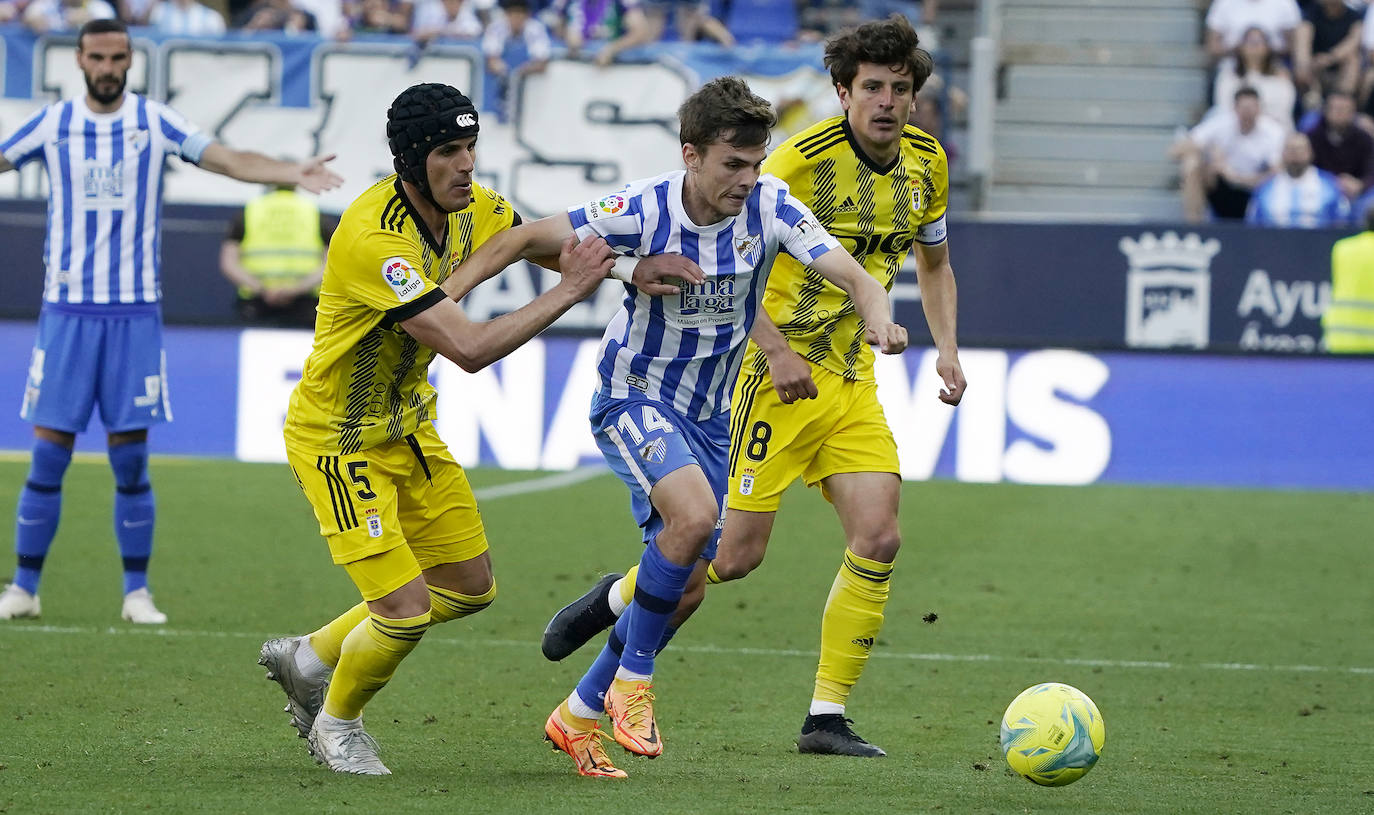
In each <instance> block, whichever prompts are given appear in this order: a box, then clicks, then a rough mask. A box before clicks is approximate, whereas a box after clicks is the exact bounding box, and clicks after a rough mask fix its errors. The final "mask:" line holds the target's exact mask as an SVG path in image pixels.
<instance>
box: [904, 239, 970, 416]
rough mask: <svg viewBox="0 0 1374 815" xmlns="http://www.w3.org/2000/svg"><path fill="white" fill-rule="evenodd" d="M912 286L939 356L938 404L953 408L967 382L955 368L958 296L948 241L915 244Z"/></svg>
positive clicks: (937, 366)
mask: <svg viewBox="0 0 1374 815" xmlns="http://www.w3.org/2000/svg"><path fill="white" fill-rule="evenodd" d="M916 283H917V285H919V286H920V287H921V308H922V309H923V310H924V311H925V313H926V323H927V324H928V325H929V326H930V338H931V339H932V340H934V341H935V349H936V350H937V351H938V352H939V357H938V358H937V359H936V360H935V370H936V372H938V373H939V374H940V379H941V380H942V381H943V382H944V383H945V388H944V390H942V391H940V401H941V402H944V403H946V404H950V405H957V404H959V400H960V399H963V398H964V389H965V388H967V387H968V382H966V381H965V380H964V369H963V368H962V367H961V366H960V365H959V342H958V340H957V339H956V338H955V337H956V331H955V326H956V315H957V314H958V311H959V308H958V305H959V294H958V289H957V287H956V286H955V283H954V267H953V266H951V265H950V263H949V242H948V241H944V242H942V243H940V244H938V245H936V246H926V245H925V244H923V243H918V244H916Z"/></svg>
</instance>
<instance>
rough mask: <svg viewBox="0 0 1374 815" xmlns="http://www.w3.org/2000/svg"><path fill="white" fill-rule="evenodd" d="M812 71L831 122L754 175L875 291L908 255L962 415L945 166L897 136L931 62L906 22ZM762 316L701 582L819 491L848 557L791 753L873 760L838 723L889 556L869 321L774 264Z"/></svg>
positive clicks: (562, 632) (792, 269)
mask: <svg viewBox="0 0 1374 815" xmlns="http://www.w3.org/2000/svg"><path fill="white" fill-rule="evenodd" d="M825 63H826V67H827V68H828V69H829V70H830V75H831V78H832V79H833V80H834V82H835V88H836V91H837V93H838V94H839V97H840V104H841V106H842V107H843V108H844V111H845V113H844V115H843V116H837V117H834V118H831V119H827V120H825V121H822V122H820V123H818V124H816V125H814V126H813V127H811V128H810V129H808V130H806V131H803V132H801V133H798V134H797V135H796V136H794V137H792V138H790V139H788V140H787V141H786V142H784V143H783V144H782V145H780V146H779V147H778V149H777V150H776V151H774V153H773V154H772V155H771V156H769V157H768V160H767V161H766V162H764V165H763V169H764V171H766V172H768V173H770V174H772V175H775V176H777V177H778V178H779V179H781V180H782V181H784V182H786V184H787V185H788V186H789V188H790V189H791V190H792V192H793V193H794V194H795V195H796V196H797V197H798V198H799V199H801V201H802V202H804V203H805V204H806V205H807V206H808V207H810V208H811V211H812V212H814V213H815V215H816V217H817V218H818V219H819V220H820V223H821V226H822V227H824V228H825V229H826V230H828V231H829V232H830V234H832V235H834V236H835V237H836V238H838V239H839V240H840V242H841V244H843V245H844V246H845V248H847V249H849V250H850V252H851V253H852V254H853V255H854V256H855V257H856V258H858V259H859V260H860V262H862V263H863V264H864V268H865V270H866V271H867V272H868V275H869V276H870V279H872V280H876V281H877V282H879V283H880V284H882V286H883V287H884V288H885V289H889V290H890V289H891V287H892V283H893V281H894V280H895V279H896V277H897V271H898V270H899V269H900V268H901V266H902V262H903V260H904V259H905V257H906V254H907V252H908V251H909V249H910V248H911V246H912V245H913V244H914V245H915V246H916V261H917V265H916V268H917V279H918V281H919V283H920V287H921V303H922V306H923V308H924V310H925V315H926V321H927V323H929V325H930V330H931V335H932V337H933V338H934V340H935V347H936V350H937V352H938V357H937V361H936V370H937V371H938V373H939V375H940V378H941V380H942V381H943V383H944V389H943V390H942V391H941V392H940V394H939V398H940V399H941V400H942V401H944V402H946V403H948V404H951V405H957V404H958V403H959V400H960V399H961V398H962V396H963V393H964V388H965V381H964V374H963V370H962V369H961V367H960V365H959V352H958V348H957V344H956V341H955V311H956V308H955V306H956V293H955V283H954V271H953V269H952V268H951V266H950V260H949V247H948V244H947V243H946V241H945V233H946V227H945V207H946V203H947V200H948V195H949V182H948V169H947V165H946V159H945V152H944V150H943V149H942V148H941V147H940V145H939V143H938V142H936V141H935V139H933V138H931V137H929V136H928V135H926V134H925V133H923V132H922V131H920V130H918V129H917V128H915V127H913V126H909V125H906V121H907V114H908V112H909V110H910V109H911V104H912V100H913V99H914V97H915V94H916V92H917V91H918V90H920V87H921V84H922V82H924V81H925V79H926V78H927V77H928V76H929V75H930V72H931V59H930V55H929V54H928V53H927V52H926V51H924V50H923V49H921V48H920V47H919V43H918V39H917V36H916V32H915V31H914V30H913V29H912V28H911V24H910V23H909V22H908V21H907V20H906V19H905V18H903V17H900V16H893V17H891V18H889V19H887V20H884V21H878V22H871V23H866V24H864V25H862V26H860V27H858V28H857V29H853V30H850V31H848V32H845V33H843V34H841V35H838V36H836V37H834V38H832V39H831V40H830V41H829V42H828V43H827V44H826V49H825ZM763 304H764V311H763V312H761V313H760V314H759V318H758V319H757V320H756V321H755V324H754V330H753V333H752V334H751V335H750V343H749V347H748V350H747V352H746V353H745V355H744V362H743V367H742V369H741V371H740V377H739V381H738V382H737V383H736V385H735V393H734V399H733V408H734V419H733V420H732V421H731V424H730V460H729V474H730V491H729V511H728V513H727V514H726V520H725V530H724V534H723V536H722V538H721V541H720V547H719V551H718V552H717V553H716V557H715V560H714V561H713V562H712V565H711V568H710V569H709V570H708V572H707V580H708V581H710V582H722V581H726V580H735V579H738V578H741V577H744V576H745V575H747V574H748V573H749V572H750V571H752V570H753V569H754V568H756V567H757V566H758V565H759V564H760V563H761V562H762V561H763V556H764V552H765V550H766V548H767V546H768V540H769V536H770V534H771V532H772V529H773V519H774V515H775V513H776V512H777V509H778V506H779V504H780V502H781V498H782V493H783V491H784V490H785V489H786V488H787V487H788V485H789V484H791V483H792V482H793V481H795V480H796V479H797V478H798V477H800V478H802V479H803V480H805V481H806V483H807V484H808V485H810V486H817V485H819V486H820V487H821V491H822V494H823V495H824V496H825V497H826V499H827V500H829V501H830V502H831V504H833V505H834V507H835V511H836V513H837V514H838V515H839V517H840V523H841V525H842V526H843V527H844V530H845V536H846V538H847V541H846V543H847V547H846V549H845V552H844V558H843V561H842V562H841V565H840V570H839V574H838V575H837V576H836V577H835V582H834V585H833V586H832V587H831V590H830V596H829V598H828V599H827V600H826V604H825V612H824V615H823V616H822V618H821V658H820V665H819V666H818V668H817V670H816V683H815V690H814V692H813V696H812V700H811V706H810V709H809V711H808V713H807V716H806V718H805V720H804V722H803V723H802V730H801V735H800V736H799V738H798V742H797V743H798V748H799V749H800V750H801V752H804V753H833V754H840V755H855V756H881V755H884V753H883V751H882V750H881V749H880V748H878V747H876V746H874V745H872V744H869V743H868V742H866V741H865V740H864V739H862V738H860V737H859V736H858V735H857V734H856V733H854V731H853V730H852V729H851V728H850V726H849V725H850V720H849V719H847V718H846V717H845V710H846V703H847V701H848V698H849V694H850V691H851V689H852V688H853V687H854V684H855V683H856V682H857V681H858V679H859V675H860V674H861V673H862V672H863V668H864V665H865V663H866V662H867V660H868V655H869V651H870V650H871V649H872V648H873V643H874V641H875V640H876V639H877V636H878V632H879V630H880V629H881V627H882V623H883V609H884V608H885V606H886V605H887V598H888V587H889V585H890V582H891V577H892V565H893V562H894V560H895V559H896V557H897V550H898V548H899V547H900V546H901V533H900V527H899V525H898V521H897V504H898V498H899V497H900V490H901V477H900V475H899V473H900V470H899V468H898V463H897V447H896V443H895V442H894V440H893V437H892V431H891V430H890V429H889V428H888V425H887V421H886V419H885V417H884V416H883V411H882V407H881V406H880V405H879V404H878V394H877V387H876V383H875V382H874V375H873V351H872V349H870V348H869V347H868V344H867V342H866V337H865V329H866V328H869V327H871V321H870V322H868V323H867V324H866V322H865V319H864V317H865V315H864V314H863V313H862V310H858V309H856V308H855V303H854V301H853V300H852V299H851V298H850V297H849V295H848V294H847V293H846V292H845V291H843V290H841V289H840V288H838V287H836V286H834V285H833V284H832V283H830V282H829V281H827V280H825V279H824V278H822V277H821V276H820V275H819V274H817V273H816V270H815V268H814V267H808V266H807V265H806V264H805V263H804V262H797V261H795V260H791V259H788V258H785V257H784V258H779V260H778V264H777V268H776V270H775V271H774V273H773V275H772V276H771V277H770V278H769V280H768V289H767V291H766V292H765V294H764V296H763ZM636 572H637V570H631V572H630V573H629V574H627V575H626V576H625V577H624V578H623V579H620V580H619V581H617V580H616V579H615V578H617V577H619V575H609V576H607V578H605V579H603V580H602V581H600V582H599V583H598V584H597V585H596V586H595V587H593V589H592V590H591V591H590V592H588V593H587V594H586V595H584V596H583V597H582V598H580V599H579V600H578V601H576V602H574V603H572V604H571V605H569V606H567V607H566V608H564V609H563V610H562V611H560V612H559V613H558V614H557V615H556V616H555V617H554V619H553V620H552V621H551V622H550V623H549V627H548V629H547V630H546V631H545V634H544V642H543V650H544V655H545V656H546V657H548V658H549V659H554V660H557V659H562V658H563V657H565V656H567V655H568V654H569V653H571V652H572V651H574V650H575V649H577V648H579V647H581V645H582V644H583V643H585V642H586V641H587V640H589V639H590V638H591V637H592V636H594V635H595V634H596V633H597V632H598V631H600V630H601V629H603V628H605V627H606V626H607V625H610V624H612V623H613V622H614V621H615V619H616V617H617V616H618V615H620V614H621V612H622V611H623V609H624V608H625V606H626V605H627V604H628V603H629V602H630V598H632V597H637V596H638V591H639V590H638V589H637V588H636V582H637V581H639V580H642V579H643V578H642V577H637V574H636ZM639 574H642V572H640V573H639ZM702 588H704V587H702ZM703 594H704V592H700V591H689V592H688V594H687V595H686V596H685V597H684V598H683V602H682V603H681V604H680V605H679V607H678V610H677V613H676V614H675V615H674V617H673V625H681V624H682V623H683V622H684V621H685V620H686V619H687V617H689V616H691V614H692V612H693V611H695V609H696V607H697V605H698V604H699V603H700V602H701V598H702V596H703Z"/></svg>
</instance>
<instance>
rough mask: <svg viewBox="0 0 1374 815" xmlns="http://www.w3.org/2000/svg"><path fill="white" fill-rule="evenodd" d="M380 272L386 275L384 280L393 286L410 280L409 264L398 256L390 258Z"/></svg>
mask: <svg viewBox="0 0 1374 815" xmlns="http://www.w3.org/2000/svg"><path fill="white" fill-rule="evenodd" d="M382 274H384V275H386V280H387V282H388V283H390V284H391V285H393V286H404V285H405V284H406V283H408V282H409V281H410V266H409V265H407V264H406V262H405V261H403V260H401V259H400V258H392V259H391V261H390V262H389V263H387V264H386V266H385V267H383V268H382Z"/></svg>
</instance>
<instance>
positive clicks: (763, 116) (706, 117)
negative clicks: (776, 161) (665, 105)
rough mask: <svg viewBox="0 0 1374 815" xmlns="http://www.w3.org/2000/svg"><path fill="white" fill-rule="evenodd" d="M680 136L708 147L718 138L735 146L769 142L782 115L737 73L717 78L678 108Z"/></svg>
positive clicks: (702, 147) (699, 89)
mask: <svg viewBox="0 0 1374 815" xmlns="http://www.w3.org/2000/svg"><path fill="white" fill-rule="evenodd" d="M677 118H678V138H679V139H680V140H681V141H682V143H683V144H690V145H692V146H694V147H696V148H697V149H699V150H701V149H705V148H706V147H707V146H709V145H711V144H714V143H716V142H718V141H724V142H727V143H728V144H730V145H731V146H732V147H753V146H755V145H759V144H767V143H768V136H769V132H770V131H771V130H772V129H773V126H774V125H776V124H777V123H778V115H777V113H775V112H774V111H773V105H772V103H770V102H769V101H768V100H767V99H764V98H763V97H761V96H757V95H755V94H754V92H753V91H751V90H749V85H748V83H746V82H745V81H744V80H743V79H740V78H739V77H736V76H722V77H720V78H718V79H713V80H711V81H710V82H707V83H706V84H705V85H702V86H701V87H700V88H698V89H697V92H696V93H694V94H692V95H691V96H689V97H687V101H686V102H683V103H682V107H680V108H678V109H677Z"/></svg>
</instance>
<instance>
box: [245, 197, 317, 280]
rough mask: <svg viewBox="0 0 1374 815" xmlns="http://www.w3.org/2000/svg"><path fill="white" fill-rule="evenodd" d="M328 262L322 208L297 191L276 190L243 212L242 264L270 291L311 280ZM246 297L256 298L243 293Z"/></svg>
mask: <svg viewBox="0 0 1374 815" xmlns="http://www.w3.org/2000/svg"><path fill="white" fill-rule="evenodd" d="M323 260H324V241H323V240H321V239H320V208H319V207H318V206H316V205H315V202H314V201H313V200H311V199H310V198H308V197H306V196H304V195H301V194H299V193H297V192H295V191H293V190H274V191H273V192H269V193H267V194H266V195H263V196H260V197H258V198H254V199H253V200H252V201H249V202H248V205H247V206H245V207H244V208H243V242H242V243H240V244H239V261H240V263H242V264H243V269H244V271H246V272H248V273H249V274H250V275H252V276H253V277H255V278H257V279H258V280H259V281H260V282H261V283H262V284H263V286H264V287H266V288H278V287H280V286H284V285H291V284H293V283H296V282H298V281H300V280H303V279H304V278H307V277H310V275H312V274H314V273H315V272H316V271H318V270H319V268H320V263H321V262H323ZM239 295H240V296H242V297H250V296H252V292H251V291H248V290H247V289H239Z"/></svg>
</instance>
